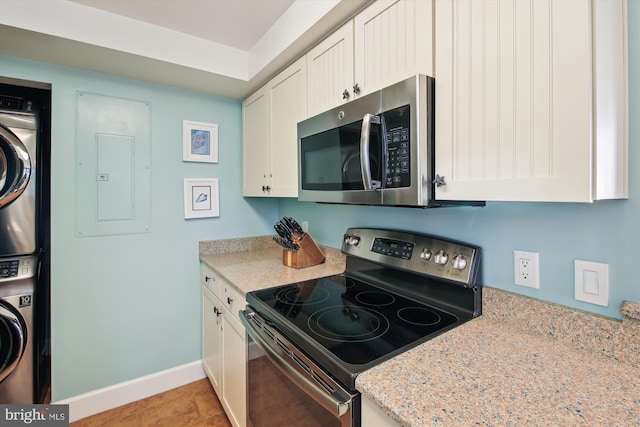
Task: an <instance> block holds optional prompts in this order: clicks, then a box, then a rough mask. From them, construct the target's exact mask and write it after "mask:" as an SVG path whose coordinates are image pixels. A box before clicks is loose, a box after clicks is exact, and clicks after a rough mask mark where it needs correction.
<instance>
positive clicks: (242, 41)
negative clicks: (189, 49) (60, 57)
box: [72, 0, 294, 50]
mask: <svg viewBox="0 0 640 427" xmlns="http://www.w3.org/2000/svg"><path fill="white" fill-rule="evenodd" d="M72 1H73V2H75V3H80V4H83V5H85V6H90V7H93V8H96V9H101V10H104V11H107V12H111V13H114V14H116V15H120V16H125V17H128V18H132V19H135V20H138V21H143V22H146V23H148V24H153V25H157V26H159V27H164V28H168V29H171V30H175V31H178V32H181V33H184V34H189V35H192V36H195V37H199V38H202V39H205V40H209V41H213V42H216V43H220V44H223V45H226V46H230V47H234V48H237V49H241V50H249V49H250V48H251V47H252V46H253V45H254V44H256V42H257V41H258V40H260V38H261V37H262V36H263V35H264V34H265V33H266V32H267V30H268V29H269V28H271V26H272V25H273V24H274V23H275V22H276V21H277V20H278V18H280V16H282V14H283V13H284V12H285V11H286V10H287V8H289V6H291V4H293V2H294V0H153V1H151V0H72Z"/></svg>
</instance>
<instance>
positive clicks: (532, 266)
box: [513, 251, 540, 289]
mask: <svg viewBox="0 0 640 427" xmlns="http://www.w3.org/2000/svg"><path fill="white" fill-rule="evenodd" d="M539 255H540V254H538V252H526V251H513V281H514V283H515V284H516V285H520V286H526V287H528V288H536V289H540V279H539V276H540V263H539V260H540V258H539Z"/></svg>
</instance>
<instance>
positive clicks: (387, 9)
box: [353, 0, 433, 96]
mask: <svg viewBox="0 0 640 427" xmlns="http://www.w3.org/2000/svg"><path fill="white" fill-rule="evenodd" d="M353 22H354V26H353V31H354V46H355V49H354V58H355V66H354V74H355V80H354V81H355V84H357V85H358V87H359V88H360V96H362V95H364V94H367V93H371V92H373V91H375V90H378V89H382V88H385V87H387V86H390V85H392V84H394V83H397V82H399V81H402V80H404V79H406V78H408V77H411V76H412V75H415V74H426V75H429V76H432V75H433V25H432V22H433V4H432V2H431V0H378V1H376V2H375V3H373V4H372V5H371V6H369V7H367V8H366V9H364V10H363V11H362V12H361V13H359V14H358V15H357V16H356V17H355V19H354V21H353Z"/></svg>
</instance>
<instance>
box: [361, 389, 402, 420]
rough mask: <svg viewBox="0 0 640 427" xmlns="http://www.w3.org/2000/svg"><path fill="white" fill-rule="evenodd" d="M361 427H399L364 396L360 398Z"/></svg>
mask: <svg viewBox="0 0 640 427" xmlns="http://www.w3.org/2000/svg"><path fill="white" fill-rule="evenodd" d="M362 425H363V426H376V427H398V426H399V424H398V423H396V422H395V421H393V419H391V417H390V416H389V415H387V414H386V413H385V412H384V411H383V410H382V409H381V408H380V407H379V406H377V405H376V404H375V403H373V402H372V401H371V400H369V399H367V398H366V397H364V396H363V397H362Z"/></svg>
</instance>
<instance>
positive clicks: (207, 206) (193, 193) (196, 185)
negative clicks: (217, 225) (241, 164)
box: [184, 178, 220, 219]
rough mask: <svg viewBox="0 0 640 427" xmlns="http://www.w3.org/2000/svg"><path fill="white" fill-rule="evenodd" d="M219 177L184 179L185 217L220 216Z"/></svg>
mask: <svg viewBox="0 0 640 427" xmlns="http://www.w3.org/2000/svg"><path fill="white" fill-rule="evenodd" d="M219 203H220V199H219V195H218V179H217V178H203V179H190V178H185V180H184V217H185V218H186V219H191V218H208V217H216V216H220V206H219Z"/></svg>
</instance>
